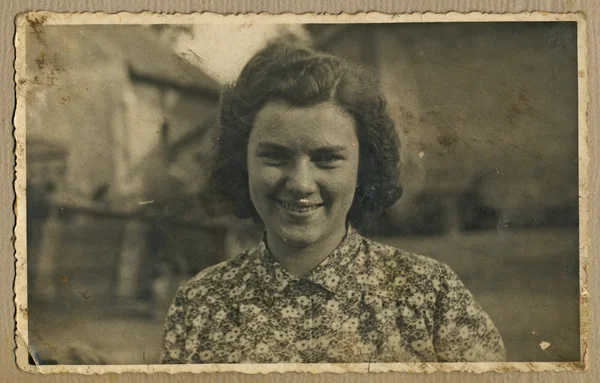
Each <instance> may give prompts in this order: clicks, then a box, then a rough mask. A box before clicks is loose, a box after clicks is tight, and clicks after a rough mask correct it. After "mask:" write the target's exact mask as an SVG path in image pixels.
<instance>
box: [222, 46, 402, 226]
mask: <svg viewBox="0 0 600 383" xmlns="http://www.w3.org/2000/svg"><path fill="white" fill-rule="evenodd" d="M273 100H280V101H285V102H288V103H290V104H292V105H298V106H308V105H313V104H317V103H320V102H325V101H331V102H334V103H335V104H337V105H338V106H340V107H341V108H342V109H343V110H344V111H345V112H346V113H348V114H349V115H350V116H352V117H353V118H354V119H355V121H356V126H357V136H358V140H359V166H358V167H359V170H358V178H357V179H358V182H357V185H356V191H355V196H354V201H353V202H352V206H351V207H350V210H349V212H348V216H347V220H348V222H350V223H351V224H352V225H353V226H355V227H358V228H360V227H362V226H364V224H365V223H366V222H367V221H368V218H369V217H374V216H376V215H378V214H380V213H381V212H382V211H383V210H384V209H385V208H387V207H389V206H391V205H392V204H393V203H394V202H396V201H397V200H398V199H399V198H400V196H401V194H402V188H401V187H400V185H399V181H398V178H399V162H400V143H399V139H398V134H397V133H396V130H395V128H394V122H393V121H392V119H391V118H390V117H389V115H388V113H387V111H386V109H385V100H384V98H383V96H382V95H381V94H380V91H379V84H378V80H377V75H376V74H375V73H374V72H373V71H371V70H369V69H367V68H364V67H362V66H359V65H357V64H353V63H350V62H347V61H345V60H342V59H341V58H339V57H337V56H333V55H330V54H326V53H320V52H315V51H313V50H311V49H308V48H305V47H301V46H297V45H293V44H286V43H271V44H269V45H268V46H267V47H266V48H264V49H263V50H261V51H260V52H258V53H257V54H256V55H255V56H254V57H252V59H250V61H249V62H248V63H247V64H246V66H245V67H244V68H243V70H242V72H241V74H240V76H239V78H238V80H237V82H235V83H234V84H232V85H229V86H227V87H225V89H224V90H223V93H222V96H221V102H220V129H219V133H218V136H217V137H216V138H215V142H216V146H217V154H216V157H215V163H214V167H213V175H212V179H213V182H214V184H213V187H214V188H215V191H216V192H217V193H218V194H220V195H221V196H223V197H226V199H228V200H230V201H231V202H233V205H234V213H235V215H236V216H238V217H240V218H254V219H255V221H257V222H260V217H259V216H258V213H257V212H256V210H255V209H254V206H253V204H252V201H251V200H250V193H249V186H248V171H247V163H246V161H247V149H248V138H249V136H250V131H251V129H252V125H253V123H254V118H255V116H256V114H257V113H258V111H259V110H260V109H261V108H262V107H263V106H264V105H265V103H267V102H268V101H273Z"/></svg>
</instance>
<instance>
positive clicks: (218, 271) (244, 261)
mask: <svg viewBox="0 0 600 383" xmlns="http://www.w3.org/2000/svg"><path fill="white" fill-rule="evenodd" d="M257 250H258V246H254V247H252V248H250V249H248V250H246V251H244V252H243V253H240V254H239V255H237V256H235V257H234V258H231V259H228V260H226V261H223V262H220V263H217V264H216V265H213V266H209V267H207V268H205V269H204V270H202V271H200V272H199V273H198V274H196V275H195V276H194V277H192V278H191V279H190V280H188V281H187V282H185V283H183V284H182V285H181V286H180V287H179V293H182V294H184V295H186V292H188V291H190V290H193V289H197V288H201V287H213V286H215V285H219V283H220V282H221V281H222V279H221V276H222V274H223V273H225V272H227V271H229V270H236V271H237V272H243V270H244V269H245V268H251V267H253V266H256V265H252V264H251V263H250V261H251V260H253V259H254V258H255V257H256V256H257ZM217 291H218V290H217Z"/></svg>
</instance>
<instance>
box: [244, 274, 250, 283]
mask: <svg viewBox="0 0 600 383" xmlns="http://www.w3.org/2000/svg"><path fill="white" fill-rule="evenodd" d="M250 278H252V274H250V273H246V275H244V277H243V278H242V281H244V282H248V281H249V280H250Z"/></svg>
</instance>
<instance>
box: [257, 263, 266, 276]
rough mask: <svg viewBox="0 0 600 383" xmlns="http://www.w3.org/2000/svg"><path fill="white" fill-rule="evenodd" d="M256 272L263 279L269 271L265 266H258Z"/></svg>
mask: <svg viewBox="0 0 600 383" xmlns="http://www.w3.org/2000/svg"><path fill="white" fill-rule="evenodd" d="M255 271H256V274H258V276H259V277H262V276H263V275H265V274H266V273H267V269H265V267H264V266H256V268H255Z"/></svg>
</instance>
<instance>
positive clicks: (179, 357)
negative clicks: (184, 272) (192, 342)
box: [161, 287, 187, 364]
mask: <svg viewBox="0 0 600 383" xmlns="http://www.w3.org/2000/svg"><path fill="white" fill-rule="evenodd" d="M186 307H187V297H186V295H185V292H184V290H183V288H182V287H180V288H179V290H178V291H177V294H176V295H175V299H174V300H173V303H172V304H171V307H170V308H169V312H168V314H167V318H166V320H165V326H164V338H163V352H162V357H161V363H163V364H183V363H185V352H184V351H185V339H186V334H185V327H186V326H185V311H186Z"/></svg>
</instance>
